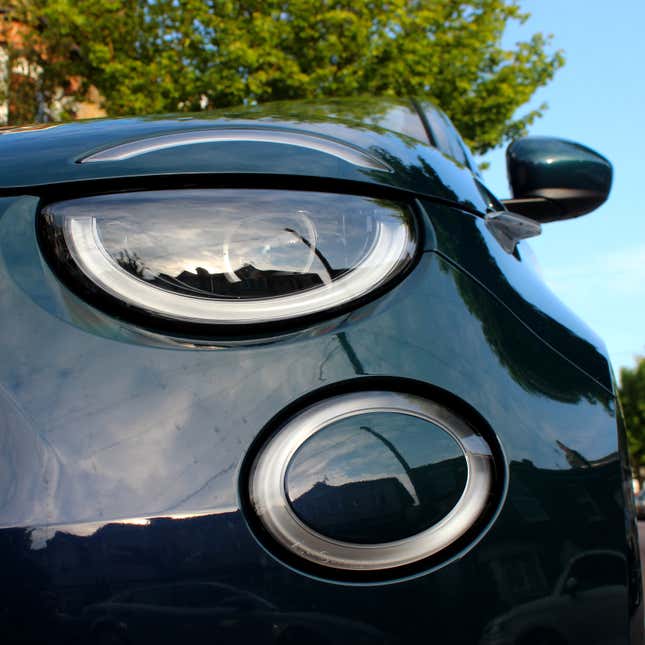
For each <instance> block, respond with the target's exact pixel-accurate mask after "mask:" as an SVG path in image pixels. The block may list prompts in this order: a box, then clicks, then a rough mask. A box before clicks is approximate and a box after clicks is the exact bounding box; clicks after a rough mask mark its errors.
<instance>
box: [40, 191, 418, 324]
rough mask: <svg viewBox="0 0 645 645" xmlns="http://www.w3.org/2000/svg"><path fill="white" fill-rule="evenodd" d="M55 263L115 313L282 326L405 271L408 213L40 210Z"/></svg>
mask: <svg viewBox="0 0 645 645" xmlns="http://www.w3.org/2000/svg"><path fill="white" fill-rule="evenodd" d="M43 218H44V220H43V221H44V226H45V228H46V230H49V231H50V233H52V234H53V235H47V237H48V238H49V237H53V239H56V240H57V241H58V243H55V244H54V247H55V248H56V252H57V257H58V260H61V256H64V260H63V262H64V263H67V264H69V262H71V263H72V264H73V265H75V266H76V267H77V268H78V269H79V270H80V271H81V273H82V274H83V275H84V276H85V278H87V279H89V280H90V281H91V283H93V285H96V286H98V287H99V288H100V289H101V290H102V291H104V292H106V293H108V294H109V295H111V296H113V297H115V298H117V299H118V300H119V301H121V302H122V303H125V304H127V305H130V306H134V307H136V308H138V309H140V310H144V311H145V312H147V313H149V314H152V315H155V316H158V317H163V318H169V319H173V320H178V321H184V322H193V323H202V324H203V323H208V324H251V323H266V322H271V321H280V320H288V319H292V318H297V317H301V316H305V315H309V314H313V313H317V312H321V311H325V310H328V309H333V308H335V307H338V306H340V305H343V304H346V303H348V302H351V301H353V300H355V299H357V298H361V297H362V296H365V295H366V294H368V293H369V292H370V291H372V290H374V289H376V288H377V287H379V286H381V285H383V284H384V283H386V282H387V281H388V280H390V279H392V278H393V277H394V276H395V275H397V274H398V273H400V272H401V271H403V270H404V269H405V267H406V266H408V265H409V263H410V262H411V259H412V257H413V254H414V248H415V241H416V240H415V228H414V224H413V221H412V217H411V215H410V213H409V212H408V210H407V208H406V207H402V206H401V205H399V204H396V203H394V202H390V201H385V200H378V199H372V198H366V197H358V196H352V195H336V194H328V193H317V192H302V191H277V190H239V189H237V190H233V189H203V190H188V189H184V190H167V191H149V192H137V193H121V194H113V195H101V196H94V197H86V198H81V199H75V200H69V201H64V202H58V203H54V204H51V205H49V206H47V207H46V208H45V209H44V210H43Z"/></svg>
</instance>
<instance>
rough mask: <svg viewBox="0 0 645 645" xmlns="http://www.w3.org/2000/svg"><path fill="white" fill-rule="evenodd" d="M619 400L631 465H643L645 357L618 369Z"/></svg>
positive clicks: (644, 454) (644, 461)
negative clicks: (634, 363)
mask: <svg viewBox="0 0 645 645" xmlns="http://www.w3.org/2000/svg"><path fill="white" fill-rule="evenodd" d="M618 393H619V396H620V402H621V405H622V407H623V414H624V415H625V425H626V426H627V442H628V445H629V454H630V458H631V461H632V466H633V467H634V468H635V469H636V470H638V469H639V468H642V467H643V466H645V357H641V358H639V359H638V360H637V362H636V365H635V367H633V368H632V369H630V368H628V367H623V368H622V369H621V370H620V388H619V391H618Z"/></svg>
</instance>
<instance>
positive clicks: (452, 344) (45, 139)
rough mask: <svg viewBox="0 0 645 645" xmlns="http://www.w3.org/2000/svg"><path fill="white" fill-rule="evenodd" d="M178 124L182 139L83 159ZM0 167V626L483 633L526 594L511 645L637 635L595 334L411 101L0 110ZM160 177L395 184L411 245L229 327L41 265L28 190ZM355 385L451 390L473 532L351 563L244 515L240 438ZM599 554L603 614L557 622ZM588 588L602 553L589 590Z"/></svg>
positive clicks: (612, 428) (289, 638) (627, 525)
mask: <svg viewBox="0 0 645 645" xmlns="http://www.w3.org/2000/svg"><path fill="white" fill-rule="evenodd" d="M231 131H234V132H236V133H238V134H236V135H235V136H229V137H228V139H227V138H226V137H222V136H220V135H222V133H224V134H226V133H227V132H228V133H229V134H230V132H231ZM240 131H242V132H243V134H244V136H239V132H240ZM190 133H193V134H194V133H199V137H201V140H200V141H199V142H195V141H193V142H192V143H187V144H186V145H182V146H179V147H177V146H175V145H172V146H169V147H163V146H161V147H157V148H155V149H152V150H148V151H146V152H145V154H140V155H135V156H133V157H129V158H122V159H116V160H113V161H110V160H103V161H101V160H100V159H99V161H95V162H91V163H81V162H82V161H83V160H85V159H87V158H88V157H91V155H93V154H100V153H101V152H103V151H105V150H110V149H114V148H115V147H116V146H121V145H125V144H130V143H133V142H134V143H135V144H136V143H137V142H140V141H144V142H149V141H150V140H152V139H154V138H155V137H157V138H158V137H165V136H172V135H186V134H190ZM249 133H252V135H251V134H249ZM269 135H270V136H269ZM294 137H296V138H297V137H300V138H301V139H300V143H298V144H296V143H294ZM303 142H304V143H303ZM323 144H324V145H323ZM335 145H340V146H344V149H345V150H347V149H349V150H351V151H353V152H352V154H356V155H359V156H361V155H364V156H367V157H369V159H370V160H371V162H370V163H368V164H367V165H360V164H358V163H356V160H355V158H353V157H352V156H351V155H350V154H349V153H347V154H346V155H345V158H342V155H341V157H339V156H338V155H336V154H333V149H334V146H335ZM330 150H331V152H330ZM352 159H354V160H352ZM0 164H1V166H2V168H3V172H2V173H1V174H0V195H1V197H0V320H1V321H2V336H1V337H0V346H1V349H0V356H1V358H2V360H0V565H1V566H0V570H1V571H2V572H3V585H2V591H0V633H3V634H5V635H6V636H5V637H4V640H3V642H21V643H22V642H29V643H32V642H33V643H36V642H38V643H40V642H47V643H52V644H57V643H68V642H82V643H85V642H87V643H93V642H119V643H143V642H146V643H148V642H155V643H156V642H159V643H165V642H180V639H182V638H183V639H190V640H189V641H188V642H207V641H212V640H214V639H215V640H217V641H218V642H228V640H233V639H237V640H238V641H241V642H253V643H258V644H264V643H291V642H294V643H295V642H309V643H358V642H365V643H378V642H383V643H415V642H420V641H422V640H423V641H426V640H428V639H431V640H436V641H437V642H450V643H456V644H458V643H464V644H470V643H479V642H482V643H493V642H495V643H497V642H500V643H501V642H507V640H504V638H506V636H505V635H504V633H503V630H500V627H499V625H500V623H503V624H505V625H508V624H509V622H512V617H513V616H518V615H525V614H526V613H531V612H530V611H527V610H526V609H522V608H526V607H527V606H529V605H530V604H531V603H541V605H540V606H544V607H545V608H546V609H545V612H546V613H548V614H550V616H551V617H550V618H549V620H548V621H546V622H545V623H544V624H540V622H539V621H536V620H533V619H532V620H531V621H525V623H526V624H527V625H528V627H527V629H524V630H523V629H521V622H522V620H521V619H515V623H514V627H513V632H512V633H513V640H512V642H514V643H518V645H537V644H538V643H565V642H571V643H578V642H580V643H582V642H584V643H585V645H592V644H595V643H597V644H600V643H603V644H605V643H640V642H641V639H642V623H643V615H642V597H641V584H640V563H639V556H638V543H637V536H636V526H635V512H634V507H633V501H632V496H631V488H630V476H629V467H628V463H627V460H626V454H625V450H626V449H625V445H624V430H623V428H622V425H621V420H620V416H619V412H618V409H617V405H616V397H615V385H614V383H613V379H612V374H611V368H610V365H609V362H608V359H607V352H606V349H605V347H604V345H603V343H602V341H600V340H599V339H598V338H597V337H596V336H595V334H594V333H593V332H592V331H590V330H589V329H588V328H587V327H586V326H585V325H584V323H582V322H581V321H579V320H578V319H577V318H576V317H575V315H574V314H572V313H571V312H570V311H569V310H568V309H567V308H566V307H565V306H563V305H562V303H560V302H559V301H558V300H557V298H555V297H554V296H553V294H552V293H551V292H550V291H549V290H548V288H547V287H546V286H545V285H544V283H543V282H542V280H541V278H540V276H539V274H538V272H537V271H536V269H535V266H534V262H533V261H532V257H531V253H530V249H529V247H528V246H527V245H526V243H524V242H521V243H519V244H518V245H517V246H516V247H515V248H514V249H513V250H512V252H508V250H505V249H504V248H503V247H502V245H501V244H500V243H499V241H498V239H497V238H496V236H495V235H494V234H493V232H492V231H491V228H490V227H489V226H488V224H487V222H486V219H485V215H486V214H487V213H489V212H490V211H492V210H500V209H501V208H502V207H501V205H500V204H499V203H498V202H497V201H496V200H495V199H494V197H492V196H491V195H490V193H489V192H488V191H487V190H486V188H485V187H484V186H483V185H482V183H481V179H480V177H479V176H478V174H477V171H476V168H475V167H474V165H473V162H472V161H471V160H470V157H469V155H468V153H467V151H466V150H465V148H464V147H463V145H462V144H461V142H460V140H459V138H458V136H457V135H456V133H455V132H454V130H453V129H452V128H451V126H450V125H449V122H447V121H446V120H445V118H444V117H443V116H442V115H441V113H440V112H438V111H436V110H435V109H434V108H432V106H430V105H419V104H413V103H410V102H406V101H387V100H378V101H376V100H374V101H366V100H361V101H358V100H356V101H347V102H342V101H338V102H331V103H290V104H283V105H273V106H265V107H257V108H248V109H244V110H240V111H238V112H237V113H234V112H230V113H227V114H222V115H219V114H212V115H208V116H204V115H197V116H194V117H185V116H177V117H174V116H169V117H155V118H136V119H120V120H105V121H94V122H87V123H72V124H66V125H58V126H45V127H40V128H33V129H13V130H12V129H9V130H6V131H5V132H4V133H3V134H2V136H0ZM165 189H174V190H185V189H194V190H213V189H226V190H231V189H233V190H236V191H245V190H251V189H270V190H278V191H294V190H302V191H315V192H318V193H334V194H346V195H362V196H366V197H370V198H377V199H382V200H394V201H396V202H397V203H402V204H406V205H407V207H409V208H410V209H411V212H413V213H414V218H415V222H416V226H417V227H418V238H417V246H418V248H417V249H416V252H415V259H414V264H413V266H411V267H410V269H409V270H407V271H406V272H405V274H402V275H401V276H400V277H399V279H397V280H395V281H393V282H391V283H390V284H388V285H387V288H384V289H381V290H379V291H378V292H375V293H374V294H371V295H370V296H369V297H367V298H364V299H360V300H359V301H357V302H352V303H350V306H346V307H343V308H340V309H338V310H334V311H331V312H323V313H321V314H320V315H317V316H314V317H311V318H307V319H306V320H304V321H290V322H284V323H282V324H281V325H279V326H272V327H267V328H258V329H257V330H256V329H252V330H250V331H248V330H245V331H244V332H243V333H241V332H240V333H239V334H237V335H236V333H235V330H231V329H227V330H226V332H222V333H219V332H218V331H217V330H215V329H211V330H208V331H200V332H199V333H197V332H195V330H194V329H191V328H186V327H181V329H180V330H179V331H177V332H174V331H173V329H172V325H169V324H167V323H166V324H163V325H161V324H160V325H154V324H152V323H151V322H150V320H149V319H148V318H145V317H141V316H137V315H135V314H133V315H130V314H129V313H128V312H127V311H125V310H120V309H118V308H114V307H111V306H109V305H105V304H104V303H103V302H102V301H101V300H100V296H96V294H95V295H94V296H93V297H92V296H91V294H88V293H87V292H85V291H83V290H82V289H80V288H78V289H77V288H75V285H74V283H73V280H72V281H71V282H70V280H69V279H66V278H65V277H64V276H62V275H61V273H60V271H59V268H60V267H57V266H56V265H55V263H53V262H52V258H51V256H50V255H48V252H47V249H46V246H47V240H46V239H43V237H42V231H41V229H39V228H38V218H39V217H40V215H41V213H42V211H43V207H44V206H46V205H47V204H51V203H57V202H59V201H61V200H70V199H75V198H81V197H84V196H87V195H100V194H111V193H121V192H123V191H129V192H137V191H157V190H165ZM178 216H180V215H178ZM556 225H557V224H556ZM39 231H40V232H39ZM39 235H40V237H39ZM367 390H369V391H373V390H378V391H396V392H398V391H405V392H408V393H411V394H414V395H415V396H420V397H426V398H428V399H432V400H434V401H438V402H440V403H441V404H442V405H445V406H446V407H447V408H449V409H451V410H453V411H457V412H458V413H459V414H460V415H461V416H462V417H463V418H464V419H466V420H468V421H469V422H471V423H472V424H474V425H475V426H477V427H480V428H482V433H483V435H484V436H486V437H488V438H489V440H490V442H491V444H495V455H496V456H495V458H496V459H497V460H498V465H499V467H500V472H502V475H501V476H500V479H499V490H498V491H497V493H496V494H497V497H496V498H495V504H494V508H492V507H491V509H490V512H489V513H488V515H487V516H486V518H485V520H486V521H485V522H483V521H482V522H481V523H480V524H479V525H478V526H476V527H475V528H474V529H473V530H472V531H471V533H469V534H468V536H467V539H464V540H461V541H459V540H458V541H456V542H455V544H454V545H453V546H452V548H449V549H445V550H444V551H442V552H441V553H439V554H438V555H437V556H436V557H434V556H433V558H430V559H428V560H427V561H420V562H416V563H415V564H414V565H413V566H411V567H409V568H407V569H402V570H401V571H400V572H395V573H393V574H388V573H385V574H383V575H382V576H380V577H374V578H367V577H366V578H360V577H356V578H351V577H346V576H342V575H340V574H338V575H336V573H335V572H333V571H326V570H325V569H324V567H322V568H320V567H319V568H312V567H311V566H308V565H307V564H306V563H304V562H303V561H301V560H300V559H299V557H298V556H297V555H295V556H294V555H293V554H288V553H286V552H285V550H284V549H283V550H280V548H278V546H277V545H272V543H271V540H270V539H267V538H266V536H264V535H263V534H262V531H261V530H259V528H258V526H257V521H255V520H254V519H253V517H252V513H250V511H249V506H248V500H247V499H246V495H247V493H246V491H247V485H248V477H249V473H248V468H247V461H248V459H249V457H248V455H251V454H254V453H255V452H257V451H258V445H259V444H260V445H261V444H262V442H263V441H265V440H266V437H268V436H271V433H272V432H274V431H275V429H276V427H279V426H280V424H281V423H282V422H283V421H284V419H285V418H287V417H288V416H289V415H290V414H293V413H297V412H298V411H299V410H302V409H305V408H307V406H308V405H311V404H314V403H316V402H320V401H324V400H326V399H327V398H328V397H332V396H336V395H341V394H346V393H352V392H363V391H367ZM256 519H257V518H256ZM599 553H601V554H602V553H604V554H607V553H609V554H612V557H614V558H615V559H616V560H617V561H619V562H620V563H622V564H621V567H620V570H619V573H618V574H617V575H614V576H613V577H612V579H611V585H609V586H610V591H611V597H612V607H613V609H612V610H611V611H607V614H606V621H605V627H606V628H605V629H603V630H596V631H594V632H589V631H586V630H583V631H582V632H581V631H576V630H575V629H573V628H572V625H573V624H574V623H577V622H578V621H580V620H583V619H584V618H582V617H583V616H585V615H586V614H594V615H595V616H597V614H598V612H599V611H602V609H599V606H600V605H602V603H600V605H599V603H598V602H597V600H595V599H593V600H592V601H591V602H588V600H587V597H586V596H585V594H578V595H577V597H576V596H575V595H569V596H567V597H566V599H567V601H568V604H567V605H566V606H565V607H564V609H563V605H562V592H561V589H563V588H565V587H566V584H567V582H566V579H565V578H566V577H567V572H568V571H569V570H570V568H571V567H572V566H573V565H572V562H574V561H575V559H576V558H583V557H585V554H587V556H589V557H591V556H592V555H594V554H599ZM563 577H564V578H563ZM607 586H608V585H607V582H606V580H603V578H602V576H599V577H598V578H597V579H594V580H592V581H591V582H590V588H589V589H588V591H590V592H592V594H591V595H592V596H593V594H594V593H596V595H599V596H600V597H602V595H603V593H605V592H606V590H607ZM196 589H197V590H202V591H203V590H204V589H211V590H220V591H221V590H228V597H226V595H227V594H226V593H223V594H222V596H219V595H218V594H213V595H212V596H211V595H210V594H203V593H201V592H200V593H201V595H200V594H196V592H195V590H196ZM554 589H555V590H556V591H555V592H554ZM196 595H197V596H198V597H199V598H202V597H204V596H206V597H207V598H211V597H214V596H217V600H208V599H207V600H204V601H202V600H193V599H192V598H194V597H195V596H196ZM161 597H163V598H165V600H159V598H161ZM137 598H140V600H139V601H137V600H136V599H137ZM141 598H142V600H141ZM168 598H170V600H168ZM594 598H595V596H594ZM245 600H246V602H245ZM535 606H536V605H535V604H533V605H531V607H535ZM522 612H524V614H522ZM535 613H536V612H533V614H535ZM533 614H532V615H533ZM554 615H555V616H556V618H555V619H553V616H554ZM509 617H511V618H509ZM496 621H497V622H496ZM146 625H148V626H147V627H146ZM160 625H166V626H167V628H164V629H159V626H160ZM518 625H520V626H519V627H518ZM580 634H584V638H583V637H582V636H580ZM101 639H104V640H103V641H102V640H101ZM110 639H111V640H110Z"/></svg>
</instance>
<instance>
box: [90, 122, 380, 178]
mask: <svg viewBox="0 0 645 645" xmlns="http://www.w3.org/2000/svg"><path fill="white" fill-rule="evenodd" d="M224 142H252V143H280V144H284V145H289V146H297V147H299V148H306V149H308V150H317V151H319V152H323V153H325V154H328V155H332V156H333V157H337V158H338V159H342V160H343V161H346V162H347V163H351V164H352V165H354V166H358V167H359V168H367V169H369V170H381V171H388V172H390V171H391V168H390V167H389V166H388V165H387V164H385V163H384V162H382V161H380V160H379V159H377V158H376V157H374V156H372V155H370V154H368V153H366V152H364V151H362V150H358V149H357V148H354V147H353V146H350V145H347V144H344V143H339V142H337V141H333V140H331V139H326V138H323V137H319V136H317V135H313V134H308V133H304V132H287V131H280V130H263V129H246V128H237V129H233V128H229V129H223V128H222V129H219V130H192V131H189V132H178V133H175V134H163V135H160V136H156V137H148V138H146V139H140V140H138V141H130V142H128V143H121V144H119V145H116V146H112V147H110V148H106V149H105V150H99V151H98V152H95V153H93V154H91V155H89V156H87V157H84V158H83V159H80V160H79V163H97V162H100V161H123V160H125V159H133V158H134V157H139V156H141V155H146V154H148V153H150V152H156V151H157V150H166V149H169V148H178V147H180V146H191V145H195V144H200V143H224Z"/></svg>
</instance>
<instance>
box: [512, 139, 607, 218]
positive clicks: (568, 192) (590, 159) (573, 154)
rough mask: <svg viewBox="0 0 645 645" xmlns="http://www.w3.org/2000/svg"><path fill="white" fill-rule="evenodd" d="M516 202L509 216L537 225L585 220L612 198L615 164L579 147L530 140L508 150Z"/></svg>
mask: <svg viewBox="0 0 645 645" xmlns="http://www.w3.org/2000/svg"><path fill="white" fill-rule="evenodd" d="M506 166H507V170H508V179H509V182H510V185H511V191H512V193H513V197H512V199H506V200H502V202H503V203H504V205H505V206H506V208H508V210H510V211H512V212H514V213H519V214H520V215H524V216H526V217H529V218H531V219H533V220H535V221H537V222H542V223H544V222H555V221H557V220H563V219H570V218H572V217H579V216H580V215H584V214H585V213H589V212H590V211H592V210H594V209H596V208H598V206H600V205H601V204H602V203H603V202H604V201H605V200H606V199H607V196H608V195H609V190H610V189H611V180H612V166H611V163H610V162H609V161H608V160H607V159H605V158H604V157H603V156H601V155H599V154H598V153H597V152H595V151H593V150H591V149H590V148H587V147H585V146H583V145H581V144H579V143H574V142H573V141H565V140H564V139H555V138H552V137H525V138H524V139H518V140H517V141H514V142H513V143H511V145H510V146H508V148H507V149H506Z"/></svg>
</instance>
